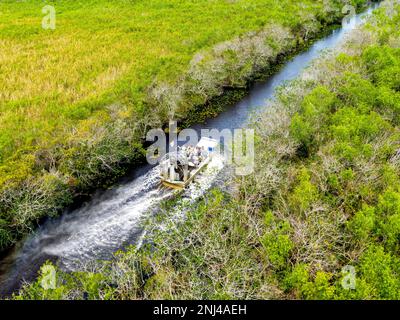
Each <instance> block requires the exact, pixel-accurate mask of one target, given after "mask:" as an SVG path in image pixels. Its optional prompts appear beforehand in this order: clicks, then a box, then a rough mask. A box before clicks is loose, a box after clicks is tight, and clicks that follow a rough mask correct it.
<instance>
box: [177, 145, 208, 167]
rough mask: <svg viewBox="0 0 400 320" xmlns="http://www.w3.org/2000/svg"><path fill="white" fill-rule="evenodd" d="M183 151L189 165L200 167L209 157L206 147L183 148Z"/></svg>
mask: <svg viewBox="0 0 400 320" xmlns="http://www.w3.org/2000/svg"><path fill="white" fill-rule="evenodd" d="M181 150H182V151H183V152H184V154H185V156H186V158H187V160H188V163H189V165H191V164H193V165H194V166H198V165H199V164H200V163H201V162H202V161H203V160H204V159H205V158H206V157H207V152H206V150H205V149H204V147H198V146H191V145H189V146H183V147H182V149H181Z"/></svg>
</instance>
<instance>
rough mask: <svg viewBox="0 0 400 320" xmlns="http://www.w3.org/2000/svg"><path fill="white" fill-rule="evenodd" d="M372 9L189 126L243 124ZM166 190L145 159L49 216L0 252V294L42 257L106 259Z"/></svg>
mask: <svg viewBox="0 0 400 320" xmlns="http://www.w3.org/2000/svg"><path fill="white" fill-rule="evenodd" d="M372 9H373V8H370V9H369V10H368V12H366V13H363V14H360V15H357V16H356V17H354V18H353V19H351V21H350V22H349V23H348V24H346V25H344V26H343V27H342V28H340V29H337V30H335V31H333V32H332V33H331V34H330V35H328V36H326V37H325V38H323V39H321V40H319V41H317V42H315V43H314V44H313V45H312V46H311V47H310V48H309V49H308V50H307V51H305V52H303V53H301V54H298V55H297V56H296V57H294V58H293V59H291V60H290V61H288V62H287V63H286V64H285V65H284V67H283V68H281V69H280V71H279V72H277V73H276V74H275V75H273V76H271V77H270V78H269V79H268V80H267V81H265V82H260V83H256V84H255V85H254V86H253V87H252V88H251V90H250V92H249V93H248V95H247V96H246V97H245V98H243V99H242V100H241V101H240V102H239V103H237V104H235V105H233V106H232V107H231V108H228V110H226V111H225V112H223V113H221V114H220V115H219V116H218V117H216V118H214V119H211V120H209V121H208V122H207V123H206V124H202V125H197V126H194V129H197V130H199V129H206V128H210V129H211V128H215V129H220V130H221V129H225V128H229V129H235V128H241V127H243V126H244V125H245V124H246V121H247V120H248V117H249V114H250V113H252V112H253V111H256V110H261V108H263V106H265V101H266V100H267V99H271V98H273V96H274V92H275V89H276V88H277V87H278V86H280V85H282V84H284V83H285V82H287V81H290V80H292V79H294V78H296V77H298V76H299V75H300V74H301V73H302V72H303V71H304V69H305V68H306V67H307V66H308V65H309V64H310V62H311V61H312V60H314V59H315V58H318V57H320V56H321V55H322V54H323V52H324V51H325V50H329V49H332V48H335V47H336V46H337V45H338V44H339V43H340V42H341V41H342V40H343V39H344V38H345V37H346V34H347V33H348V32H349V31H351V30H353V29H354V28H355V27H356V26H358V25H359V24H361V23H362V21H363V17H364V16H366V15H369V14H370V13H371V12H372ZM204 190H205V189H204ZM204 190H203V191H204ZM190 192H191V191H190ZM200 194H201V193H199V195H200ZM170 195H171V191H168V190H164V189H160V188H159V183H158V171H157V168H154V167H151V166H149V165H145V166H143V167H141V168H139V169H137V170H136V171H135V174H133V175H131V176H129V177H126V178H125V179H124V181H123V182H121V183H120V185H118V186H115V187H114V188H113V189H111V190H108V191H103V192H99V193H98V194H96V195H94V196H93V198H92V200H91V201H89V202H87V203H85V204H83V205H82V206H81V207H80V208H78V209H76V210H73V211H71V212H65V213H64V214H63V215H62V216H60V217H59V218H55V219H49V220H48V221H46V222H45V223H44V224H43V225H42V226H40V227H39V228H38V230H36V232H35V233H34V234H33V235H31V236H29V237H28V238H26V239H25V240H24V241H21V242H20V243H19V244H18V245H17V246H16V247H15V248H14V249H12V250H11V251H10V252H7V253H5V254H4V255H3V257H0V259H1V261H0V294H3V295H4V294H9V293H10V292H12V291H13V290H16V289H17V288H18V287H19V286H20V284H21V281H23V280H24V279H26V280H32V279H33V278H34V276H35V275H36V273H37V271H38V269H39V267H40V265H41V264H42V263H43V262H44V261H46V260H52V261H57V263H58V264H59V265H60V266H61V267H62V268H63V269H65V270H70V271H72V270H78V269H80V268H82V266H83V265H84V264H86V263H88V262H90V261H93V260H95V259H109V258H110V257H111V256H112V254H113V252H115V251H116V250H118V249H120V248H122V247H123V246H124V245H126V244H132V243H137V241H139V239H140V237H141V235H142V232H143V230H142V228H141V220H142V219H143V218H145V217H146V216H148V215H149V214H150V213H151V211H152V210H155V209H156V208H157V204H159V203H160V201H162V200H163V199H165V198H167V197H169V196H170Z"/></svg>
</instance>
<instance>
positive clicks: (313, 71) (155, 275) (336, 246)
mask: <svg viewBox="0 0 400 320" xmlns="http://www.w3.org/2000/svg"><path fill="white" fill-rule="evenodd" d="M399 25H400V3H399V1H394V0H387V1H385V4H384V6H383V7H382V8H381V9H379V10H378V11H377V12H376V14H375V15H374V17H372V18H371V20H370V21H369V23H368V24H367V25H366V26H365V27H363V28H362V29H360V30H357V31H355V32H354V34H353V35H352V37H351V38H350V39H349V40H348V41H347V43H346V44H345V45H344V46H343V47H342V48H340V53H331V54H329V55H328V56H326V57H324V58H322V59H321V60H319V61H316V62H315V63H314V65H313V67H312V68H310V69H309V70H308V71H307V72H306V74H304V75H303V76H302V78H301V79H298V80H296V81H294V82H292V83H290V84H288V85H287V86H285V87H283V88H281V89H280V91H279V94H278V97H277V99H276V100H275V101H273V102H271V103H270V104H271V105H270V107H269V108H268V111H267V112H265V113H264V114H263V115H261V116H257V118H256V119H255V121H254V126H255V128H256V130H257V152H256V155H257V170H256V171H257V174H256V175H252V176H249V177H246V178H242V179H238V180H235V181H233V182H234V184H235V188H230V189H233V190H235V191H232V192H225V191H222V190H214V191H213V192H211V193H210V194H209V195H207V196H206V197H205V198H204V199H203V200H202V201H201V202H199V203H198V204H196V205H195V206H194V207H192V208H190V210H189V211H188V214H187V217H186V219H185V221H181V222H180V223H176V221H175V219H172V221H171V219H169V216H170V215H171V214H173V210H172V209H171V206H166V207H165V208H164V210H163V212H164V215H161V216H158V217H157V219H160V217H161V219H163V220H164V221H166V222H165V223H169V225H168V227H167V228H163V230H161V231H160V230H159V229H158V228H155V230H153V231H152V232H151V233H150V234H151V237H150V238H151V239H152V242H153V243H152V245H146V246H144V247H142V248H141V249H139V250H138V249H136V248H131V249H129V250H128V251H127V252H125V253H122V252H121V253H118V254H116V257H115V259H114V261H112V262H104V263H101V264H97V265H95V266H93V267H92V269H91V270H89V269H88V270H87V271H86V272H79V273H72V274H65V273H62V272H59V273H58V277H57V284H58V286H57V289H55V290H47V291H46V290H43V289H42V287H41V285H40V281H41V279H42V277H43V276H45V272H43V273H42V274H41V275H40V277H39V279H38V281H37V282H35V283H33V284H31V285H28V286H26V287H25V288H24V289H23V290H22V291H21V293H20V295H18V296H15V298H71V299H81V298H102V299H109V298H117V299H121V298H122V299H135V298H145V299H149V298H167V299H176V298H201V299H203V298H211V299H215V298H263V299H264V298H269V299H274V298H296V299H301V298H302V299H399V298H400V296H399V294H400V277H399V275H400V256H399V244H400V242H399V240H400V131H399V125H400V122H399V121H400V117H399V116H400V77H399V74H400V31H399V29H398V26H399ZM266 146H267V148H266ZM168 221H171V222H168ZM156 225H157V224H156ZM346 266H351V267H354V268H355V272H356V273H355V274H356V281H355V288H354V289H349V290H348V289H346V288H345V287H343V286H342V281H343V280H345V277H346V274H345V273H342V271H343V270H346V269H344V268H345V267H346Z"/></svg>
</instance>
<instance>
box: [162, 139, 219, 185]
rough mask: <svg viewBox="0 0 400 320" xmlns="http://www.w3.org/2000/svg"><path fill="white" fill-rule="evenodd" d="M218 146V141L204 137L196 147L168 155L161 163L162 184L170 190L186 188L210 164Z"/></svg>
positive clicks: (183, 148) (180, 149) (188, 147)
mask: <svg viewBox="0 0 400 320" xmlns="http://www.w3.org/2000/svg"><path fill="white" fill-rule="evenodd" d="M217 146H218V141H217V140H215V139H212V138H208V137H202V138H201V139H200V141H199V143H198V144H197V145H196V146H184V147H182V148H179V150H178V151H175V152H171V153H168V154H166V155H165V156H164V157H163V158H162V159H161V162H160V177H161V182H162V183H163V184H164V185H165V186H167V187H170V188H174V189H183V188H185V187H186V186H187V185H188V184H189V183H190V182H191V181H192V180H193V179H194V177H195V176H196V175H197V174H198V173H199V172H200V171H201V170H202V169H203V168H204V167H205V166H206V165H207V164H208V163H209V162H210V160H211V158H212V156H213V155H214V154H215V151H216V148H217Z"/></svg>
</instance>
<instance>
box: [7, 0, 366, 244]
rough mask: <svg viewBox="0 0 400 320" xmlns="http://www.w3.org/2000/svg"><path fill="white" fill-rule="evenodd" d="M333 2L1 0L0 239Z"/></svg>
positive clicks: (138, 154)
mask: <svg viewBox="0 0 400 320" xmlns="http://www.w3.org/2000/svg"><path fill="white" fill-rule="evenodd" d="M352 3H353V4H361V3H364V1H360V0H354V1H352ZM45 4H52V5H54V6H55V8H56V19H57V20H56V29H55V30H44V29H42V27H41V20H42V18H43V16H44V15H43V14H42V13H41V9H42V7H43V6H44V5H45ZM342 7H343V1H341V0H329V1H327V0H324V1H323V0H320V1H315V0H302V1H295V0H282V1H273V0H254V1H245V0H237V1H226V0H218V1H206V0H203V1H190V0H188V1H181V0H169V1H164V0H150V1H128V0H118V1H109V0H96V1H95V0H91V1H81V2H77V1H72V0H71V1H69V0H63V1H39V0H37V1H35V0H32V1H23V2H20V1H18V2H16V1H8V0H7V1H1V2H0V12H1V19H0V49H1V50H0V67H1V73H0V88H1V90H0V249H3V248H6V247H8V246H9V245H10V244H12V243H13V242H15V240H16V239H18V238H19V237H20V236H21V235H23V234H25V233H26V232H28V231H30V230H31V229H32V228H34V227H35V224H36V222H37V221H38V220H39V219H40V218H42V217H44V216H49V215H50V216H51V215H55V214H57V213H59V211H60V210H61V209H62V208H64V207H65V206H66V205H68V204H70V203H71V201H72V200H73V199H74V197H75V196H77V195H82V194H86V193H88V192H90V190H93V189H94V188H97V187H103V186H105V185H106V184H107V183H110V182H112V181H113V178H115V177H117V176H119V175H121V174H122V173H123V170H124V169H125V168H127V166H128V165H131V164H132V163H135V162H137V161H138V159H141V158H142V156H143V148H142V139H143V137H144V135H145V132H146V131H147V130H148V128H150V127H158V126H161V125H163V124H164V123H166V121H167V120H168V119H169V118H172V117H174V118H175V119H184V118H186V117H187V116H188V115H189V113H190V111H192V110H194V109H196V110H197V109H199V108H200V107H201V106H203V105H205V104H207V103H208V102H209V101H210V100H211V99H213V98H215V97H219V96H221V94H222V93H223V92H224V90H225V89H227V88H239V87H240V88H242V87H244V86H245V85H246V83H248V82H249V81H251V79H252V77H253V76H254V75H255V74H256V73H257V72H258V71H260V70H261V69H267V70H268V68H269V67H270V66H272V65H274V64H275V63H276V60H277V58H278V56H282V55H285V54H286V55H288V54H290V52H292V51H293V50H295V49H296V48H299V46H302V45H303V44H304V43H305V42H307V41H308V40H310V39H311V38H313V37H315V36H316V35H317V34H318V33H319V32H320V31H321V30H323V28H324V27H326V26H327V25H329V24H332V23H334V22H335V21H337V20H338V18H339V17H340V16H342V12H341V9H342Z"/></svg>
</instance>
